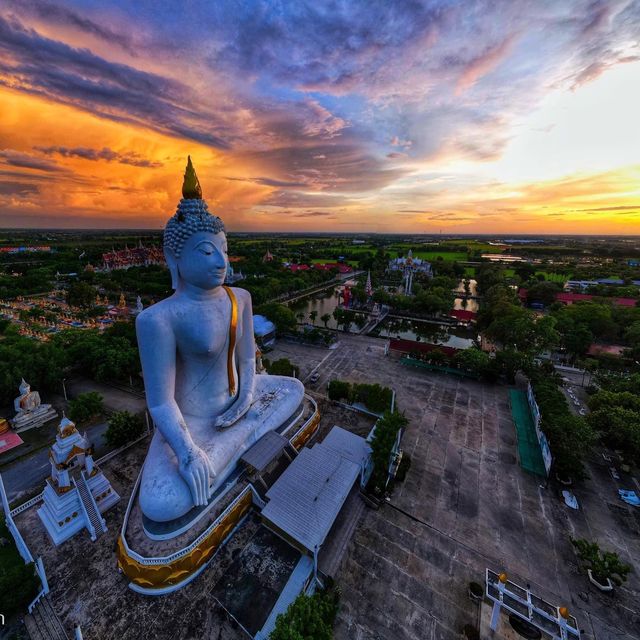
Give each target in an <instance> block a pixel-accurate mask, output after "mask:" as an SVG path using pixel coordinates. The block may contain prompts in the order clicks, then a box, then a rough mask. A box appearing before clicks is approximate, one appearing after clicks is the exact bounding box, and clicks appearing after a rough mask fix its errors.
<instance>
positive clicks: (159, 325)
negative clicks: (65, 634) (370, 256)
mask: <svg viewBox="0 0 640 640" xmlns="http://www.w3.org/2000/svg"><path fill="white" fill-rule="evenodd" d="M182 193H183V199H182V200H181V201H180V204H179V206H178V209H177V212H176V214H175V215H174V216H173V217H172V218H171V219H170V220H169V221H168V223H167V225H166V228H165V232H164V252H165V258H166V261H167V265H168V267H169V270H170V272H171V279H172V286H173V288H174V289H175V293H174V294H173V295H172V296H170V297H169V298H166V299H165V300H162V301H161V302H158V303H157V304H154V305H152V306H150V307H147V308H146V309H145V310H144V311H142V312H141V313H140V314H139V315H138V317H137V320H136V330H137V335H138V345H139V347H140V360H141V362H142V370H143V375H144V383H145V389H146V395H147V404H148V407H149V411H150V413H151V416H152V418H153V421H154V423H155V425H156V427H157V428H156V432H155V434H154V436H153V439H152V442H151V445H150V448H149V452H148V454H147V458H146V461H145V464H144V469H143V473H142V480H141V485H140V494H139V498H140V506H141V509H142V512H143V514H144V515H145V516H146V517H147V518H149V519H151V520H154V521H159V522H165V521H169V520H175V519H176V518H181V517H182V516H184V515H185V514H187V513H188V512H189V511H191V510H192V509H193V508H194V507H203V506H204V505H206V504H207V503H208V501H209V498H210V497H211V495H212V494H213V493H214V492H215V491H216V489H217V488H218V487H220V485H221V484H222V483H223V482H224V480H225V478H227V476H228V475H229V474H230V473H231V472H232V471H233V470H234V468H235V465H236V462H237V461H238V459H239V458H240V456H241V455H242V453H244V451H245V450H246V449H247V448H248V447H250V446H251V445H252V444H253V443H255V442H256V441H257V440H258V439H259V438H260V437H262V436H263V435H264V434H265V433H266V432H267V431H270V430H273V429H278V428H279V427H281V426H283V425H285V424H288V422H289V420H290V418H292V417H293V416H294V415H296V413H297V411H298V408H299V407H300V405H301V403H302V401H303V396H304V387H303V385H302V383H300V381H299V380H296V379H294V378H287V377H281V376H268V375H256V371H255V353H256V347H255V342H254V336H253V316H252V310H251V296H250V295H249V293H248V292H247V291H245V290H243V289H236V288H230V287H225V286H223V283H224V280H225V276H226V274H227V267H228V264H229V261H228V257H227V240H226V236H225V231H224V226H223V223H222V220H220V218H218V217H217V216H213V215H212V214H211V213H209V211H208V210H207V205H206V203H205V202H204V200H202V192H201V190H200V185H199V183H198V179H197V177H196V174H195V171H194V169H193V166H192V164H191V159H190V158H189V161H188V164H187V170H186V173H185V181H184V185H183V188H182Z"/></svg>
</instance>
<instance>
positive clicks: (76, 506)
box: [38, 417, 120, 545]
mask: <svg viewBox="0 0 640 640" xmlns="http://www.w3.org/2000/svg"><path fill="white" fill-rule="evenodd" d="M49 462H50V463H51V477H49V478H47V481H46V482H47V483H46V486H45V488H44V493H43V499H44V504H43V505H42V506H41V507H40V508H39V509H38V515H39V516H40V520H42V523H43V524H44V526H45V528H46V530H47V533H48V534H49V536H50V537H51V539H52V540H53V542H54V543H55V544H56V545H59V544H62V543H63V542H64V541H65V540H67V539H69V538H70V537H71V536H73V535H75V534H76V533H77V532H78V531H80V530H81V529H84V528H86V529H87V530H88V531H89V535H90V536H91V539H92V540H95V539H96V538H97V537H98V535H100V534H101V533H102V532H104V531H106V530H107V526H106V522H105V520H104V518H103V517H102V514H103V513H104V512H105V511H106V510H107V509H109V508H110V507H112V506H113V505H114V504H115V503H116V502H118V500H120V496H119V495H118V494H117V493H116V492H115V491H114V489H113V487H112V486H111V483H110V482H109V480H107V478H106V477H105V475H104V474H103V473H102V471H100V469H99V468H98V466H97V465H96V464H95V462H94V461H93V454H92V449H91V445H90V443H89V440H88V439H87V436H86V434H85V435H84V436H83V435H80V433H79V432H78V430H77V429H76V426H75V424H74V423H73V422H71V420H69V419H68V418H67V417H63V418H62V420H61V421H60V424H59V425H58V432H57V434H56V441H55V442H54V443H53V446H52V447H51V451H50V452H49Z"/></svg>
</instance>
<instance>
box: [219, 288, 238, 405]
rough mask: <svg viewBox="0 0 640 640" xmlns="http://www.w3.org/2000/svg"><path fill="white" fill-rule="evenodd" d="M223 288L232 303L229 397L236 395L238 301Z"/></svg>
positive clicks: (228, 362)
mask: <svg viewBox="0 0 640 640" xmlns="http://www.w3.org/2000/svg"><path fill="white" fill-rule="evenodd" d="M222 288H223V289H224V290H225V291H226V292H227V295H228V296H229V301H230V302H231V320H230V322H229V351H228V352H227V377H228V378H229V395H230V396H233V395H235V393H236V379H235V376H234V375H233V352H234V351H235V348H236V337H237V333H238V301H237V300H236V296H235V294H234V293H233V291H231V287H227V286H225V285H223V286H222Z"/></svg>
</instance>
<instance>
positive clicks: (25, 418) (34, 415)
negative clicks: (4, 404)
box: [11, 379, 58, 432]
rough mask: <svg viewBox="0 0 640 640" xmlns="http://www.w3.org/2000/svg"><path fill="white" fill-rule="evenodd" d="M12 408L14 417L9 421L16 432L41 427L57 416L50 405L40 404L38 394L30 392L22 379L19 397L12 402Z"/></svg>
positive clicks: (29, 388) (27, 384)
mask: <svg viewBox="0 0 640 640" xmlns="http://www.w3.org/2000/svg"><path fill="white" fill-rule="evenodd" d="M13 406H14V409H15V411H16V415H15V416H14V418H13V419H12V420H11V426H12V427H13V430H14V431H16V432H20V431H26V430H27V429H33V428H34V427H41V426H42V425H43V424H44V423H45V422H48V421H49V420H52V419H53V418H55V417H57V415H58V414H57V413H56V410H55V409H54V408H53V407H52V406H51V405H50V404H42V402H41V400H40V394H39V393H38V392H37V391H31V387H30V385H29V383H28V382H25V381H24V379H23V380H22V382H21V383H20V395H19V396H18V397H17V398H16V399H15V400H14V401H13Z"/></svg>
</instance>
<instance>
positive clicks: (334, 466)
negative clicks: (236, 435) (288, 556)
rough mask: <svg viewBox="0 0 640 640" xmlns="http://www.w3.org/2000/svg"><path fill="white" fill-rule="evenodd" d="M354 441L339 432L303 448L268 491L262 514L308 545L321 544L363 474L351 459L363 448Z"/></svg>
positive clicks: (315, 546) (314, 546)
mask: <svg viewBox="0 0 640 640" xmlns="http://www.w3.org/2000/svg"><path fill="white" fill-rule="evenodd" d="M335 429H336V428H335V427H334V429H333V430H335ZM333 430H332V431H333ZM329 435H330V434H329ZM353 437H354V438H357V439H358V440H362V441H363V442H364V439H363V438H361V437H360V436H353ZM327 438H329V436H327ZM325 441H326V439H325ZM331 442H332V443H333V446H334V447H338V449H336V448H332V446H330V445H331ZM355 443H356V441H355V440H352V439H348V438H346V437H344V434H340V433H338V434H337V435H336V436H334V437H333V438H332V439H330V443H329V444H327V445H325V443H324V442H323V443H321V444H317V445H315V446H314V447H313V448H311V449H303V450H302V451H301V452H300V454H299V455H298V457H297V458H296V459H295V460H294V461H293V462H292V463H291V464H290V465H289V467H287V469H286V470H285V472H284V473H283V474H282V475H281V476H280V478H278V480H277V482H276V483H275V484H274V485H273V486H272V487H271V488H270V489H269V491H268V492H267V498H268V500H269V502H268V503H267V505H266V506H265V507H264V509H262V516H263V518H264V519H265V520H267V521H269V522H271V523H272V524H273V525H274V526H275V527H277V528H278V529H279V530H281V531H283V532H284V533H286V534H287V535H289V536H290V537H291V538H292V539H293V540H295V541H296V542H298V543H299V544H300V545H301V546H303V547H304V548H305V549H308V550H309V551H314V550H315V549H317V548H319V547H320V546H321V545H322V543H323V542H324V540H325V538H326V537H327V534H328V533H329V530H330V529H331V527H332V526H333V523H334V521H335V519H336V517H337V516H338V514H339V513H340V509H341V508H342V505H343V504H344V501H345V500H346V499H347V496H348V495H349V491H350V490H351V488H352V487H353V484H354V482H355V481H356V479H357V477H358V475H359V474H360V469H361V465H360V464H359V463H356V462H353V461H352V460H350V459H349V457H351V458H354V457H355V458H356V459H358V457H359V456H360V453H359V452H361V451H362V445H361V444H359V443H358V445H357V446H354V445H355ZM365 444H366V443H365ZM345 456H348V457H345Z"/></svg>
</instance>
